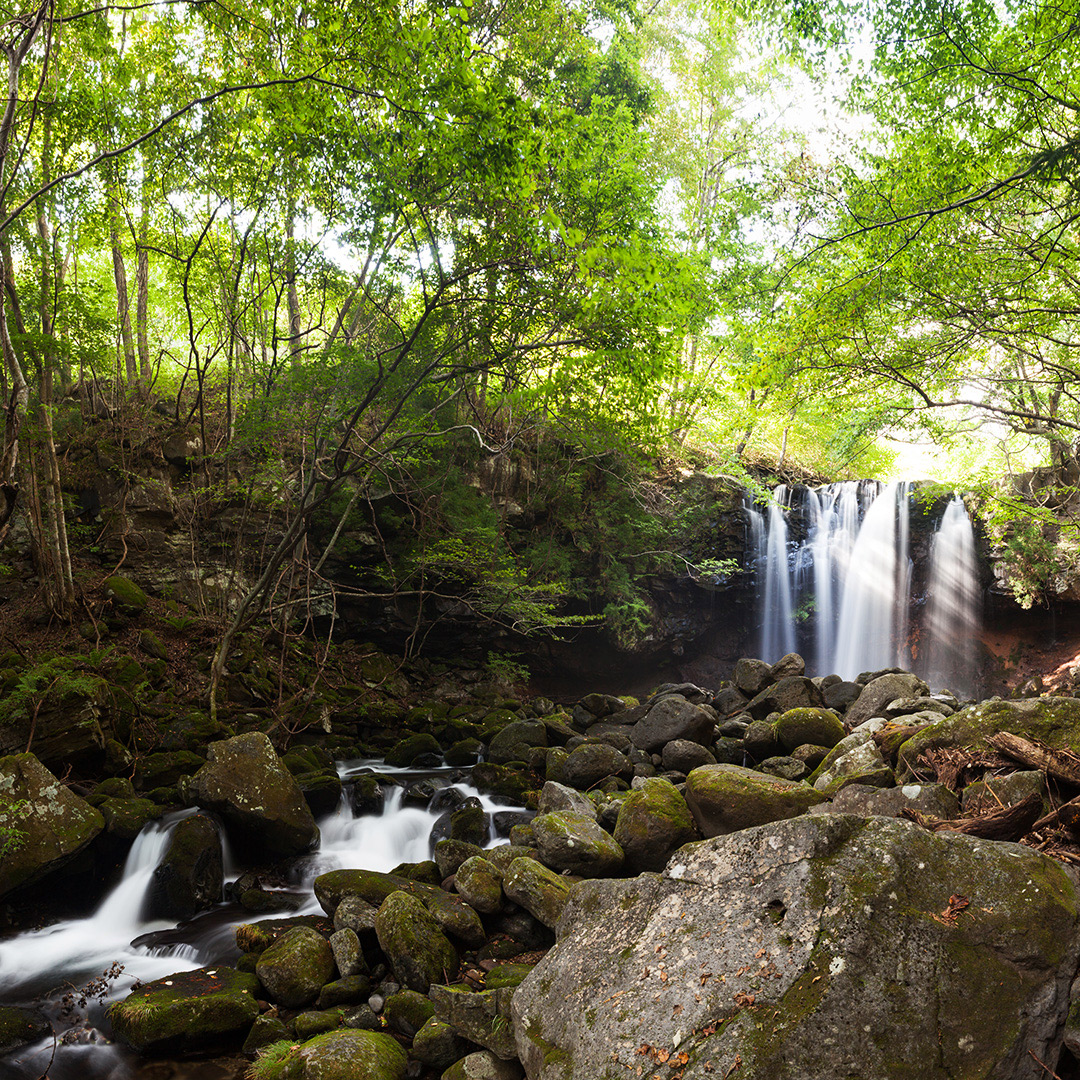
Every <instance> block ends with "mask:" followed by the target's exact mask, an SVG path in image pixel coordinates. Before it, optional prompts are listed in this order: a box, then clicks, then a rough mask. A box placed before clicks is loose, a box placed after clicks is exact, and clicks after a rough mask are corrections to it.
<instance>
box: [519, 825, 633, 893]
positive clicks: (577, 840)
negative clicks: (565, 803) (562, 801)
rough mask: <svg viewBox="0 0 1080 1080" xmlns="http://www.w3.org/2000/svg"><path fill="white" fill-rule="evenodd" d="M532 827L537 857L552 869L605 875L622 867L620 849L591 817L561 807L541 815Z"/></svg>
mask: <svg viewBox="0 0 1080 1080" xmlns="http://www.w3.org/2000/svg"><path fill="white" fill-rule="evenodd" d="M532 826H533V835H534V836H535V837H536V846H537V847H538V848H539V850H540V858H541V859H542V860H543V861H544V863H546V864H547V865H548V866H550V867H551V868H552V869H554V870H568V871H569V872H570V873H572V874H580V875H581V876H582V877H606V876H607V875H608V874H615V873H618V871H619V869H620V868H621V867H622V864H623V851H622V848H621V847H619V845H618V844H617V843H615V840H614V839H613V838H612V836H611V834H610V833H607V832H605V831H604V830H603V829H602V828H601V827H600V826H599V825H598V824H597V823H596V821H595V820H594V819H592V818H587V817H584V816H583V815H581V814H575V813H572V812H571V811H569V810H563V811H560V812H559V813H555V814H541V815H540V816H539V817H537V818H534V819H533V822H532Z"/></svg>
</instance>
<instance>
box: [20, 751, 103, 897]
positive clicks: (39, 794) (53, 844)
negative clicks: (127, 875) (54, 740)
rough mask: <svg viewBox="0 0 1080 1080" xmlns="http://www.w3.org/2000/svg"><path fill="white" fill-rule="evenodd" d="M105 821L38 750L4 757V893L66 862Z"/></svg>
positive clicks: (91, 838) (34, 879) (90, 838)
mask: <svg viewBox="0 0 1080 1080" xmlns="http://www.w3.org/2000/svg"><path fill="white" fill-rule="evenodd" d="M104 826H105V818H104V817H103V816H102V814H101V812H100V811H98V810H95V809H94V807H92V806H91V805H90V804H89V803H88V802H87V801H86V800H85V799H81V798H79V796H78V795H76V794H75V793H74V792H72V791H70V790H69V789H68V788H66V787H65V786H64V785H63V784H61V783H60V781H59V780H57V779H56V777H55V776H53V774H52V773H51V772H49V770H48V769H46V768H45V766H44V765H42V764H41V762H40V761H38V759H37V758H36V757H35V756H34V755H33V754H13V755H11V756H10V757H4V758H0V849H3V858H2V859H0V896H6V895H7V894H8V893H10V892H13V891H14V890H15V889H18V888H22V887H23V886H26V885H32V884H34V883H35V882H37V881H40V880H41V878H43V877H44V876H45V875H46V874H48V873H50V872H51V871H53V870H56V869H59V868H60V867H62V866H63V865H64V864H65V863H66V862H68V861H69V860H70V859H72V858H74V857H75V856H76V855H77V854H78V853H79V852H80V851H82V850H83V848H85V847H86V846H87V845H88V844H89V843H90V842H91V841H92V840H93V839H94V837H96V836H97V835H98V834H99V833H100V832H101V831H102V829H103V828H104Z"/></svg>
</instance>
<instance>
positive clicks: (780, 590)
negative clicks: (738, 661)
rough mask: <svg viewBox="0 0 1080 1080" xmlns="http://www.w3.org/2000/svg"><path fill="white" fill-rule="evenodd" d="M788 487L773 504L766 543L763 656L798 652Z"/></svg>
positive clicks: (778, 655) (778, 489)
mask: <svg viewBox="0 0 1080 1080" xmlns="http://www.w3.org/2000/svg"><path fill="white" fill-rule="evenodd" d="M787 495H788V492H787V488H786V487H784V486H783V485H782V484H781V486H780V487H778V488H777V489H776V491H774V492H773V497H772V499H771V500H770V501H769V527H768V529H767V531H766V540H765V588H764V606H763V608H762V614H763V618H762V623H761V654H762V656H776V657H780V656H783V655H784V654H785V653H789V652H794V651H795V620H794V612H793V609H792V599H791V593H792V589H791V566H790V562H789V559H788V542H787V535H788V530H787V519H786V518H785V516H784V509H785V503H786V500H787Z"/></svg>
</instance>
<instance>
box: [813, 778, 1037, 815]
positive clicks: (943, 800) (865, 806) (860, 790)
mask: <svg viewBox="0 0 1080 1080" xmlns="http://www.w3.org/2000/svg"><path fill="white" fill-rule="evenodd" d="M1040 775H1041V774H1040ZM905 810H914V811H916V812H917V813H920V814H927V815H929V816H930V817H935V818H941V819H948V818H954V817H956V816H957V814H958V813H959V810H960V807H959V800H958V799H957V798H956V795H955V794H954V793H953V792H952V791H950V790H949V789H948V788H947V787H945V785H944V784H904V785H903V786H902V787H889V788H882V787H873V786H872V785H870V784H849V785H848V786H847V787H844V788H842V789H841V790H840V791H838V792H837V793H836V795H835V796H834V798H833V801H832V802H831V803H821V804H820V805H818V806H812V807H811V808H810V812H811V813H812V814H818V813H825V814H862V815H870V814H874V815H877V816H879V817H900V816H901V815H902V814H903V812H904V811H905Z"/></svg>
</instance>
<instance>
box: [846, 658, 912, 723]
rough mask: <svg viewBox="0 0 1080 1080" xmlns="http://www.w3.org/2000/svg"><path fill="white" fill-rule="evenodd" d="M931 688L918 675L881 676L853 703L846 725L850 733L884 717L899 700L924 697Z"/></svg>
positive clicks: (898, 672)
mask: <svg viewBox="0 0 1080 1080" xmlns="http://www.w3.org/2000/svg"><path fill="white" fill-rule="evenodd" d="M929 692H930V688H929V687H928V686H927V685H926V683H924V682H923V681H922V679H920V678H919V677H918V676H917V675H912V674H910V672H906V671H897V672H891V673H890V674H888V675H879V676H878V677H877V678H876V679H871V681H870V682H868V683H867V684H866V686H864V687H863V690H862V693H861V694H859V696H858V697H857V698H856V699H855V701H853V702H852V703H851V704H850V705H849V706H848V708H847V711H846V712H845V713H844V724H845V726H846V727H847V729H848V730H849V731H850V730H851V729H852V728H856V727H858V726H859V725H860V724H861V723H862V722H863V721H864V720H870V719H871V718H873V717H875V716H884V715H885V712H886V710H887V709H888V706H889V705H890V703H892V702H893V701H896V700H897V698H912V697H923V696H925V695H927V694H929Z"/></svg>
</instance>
